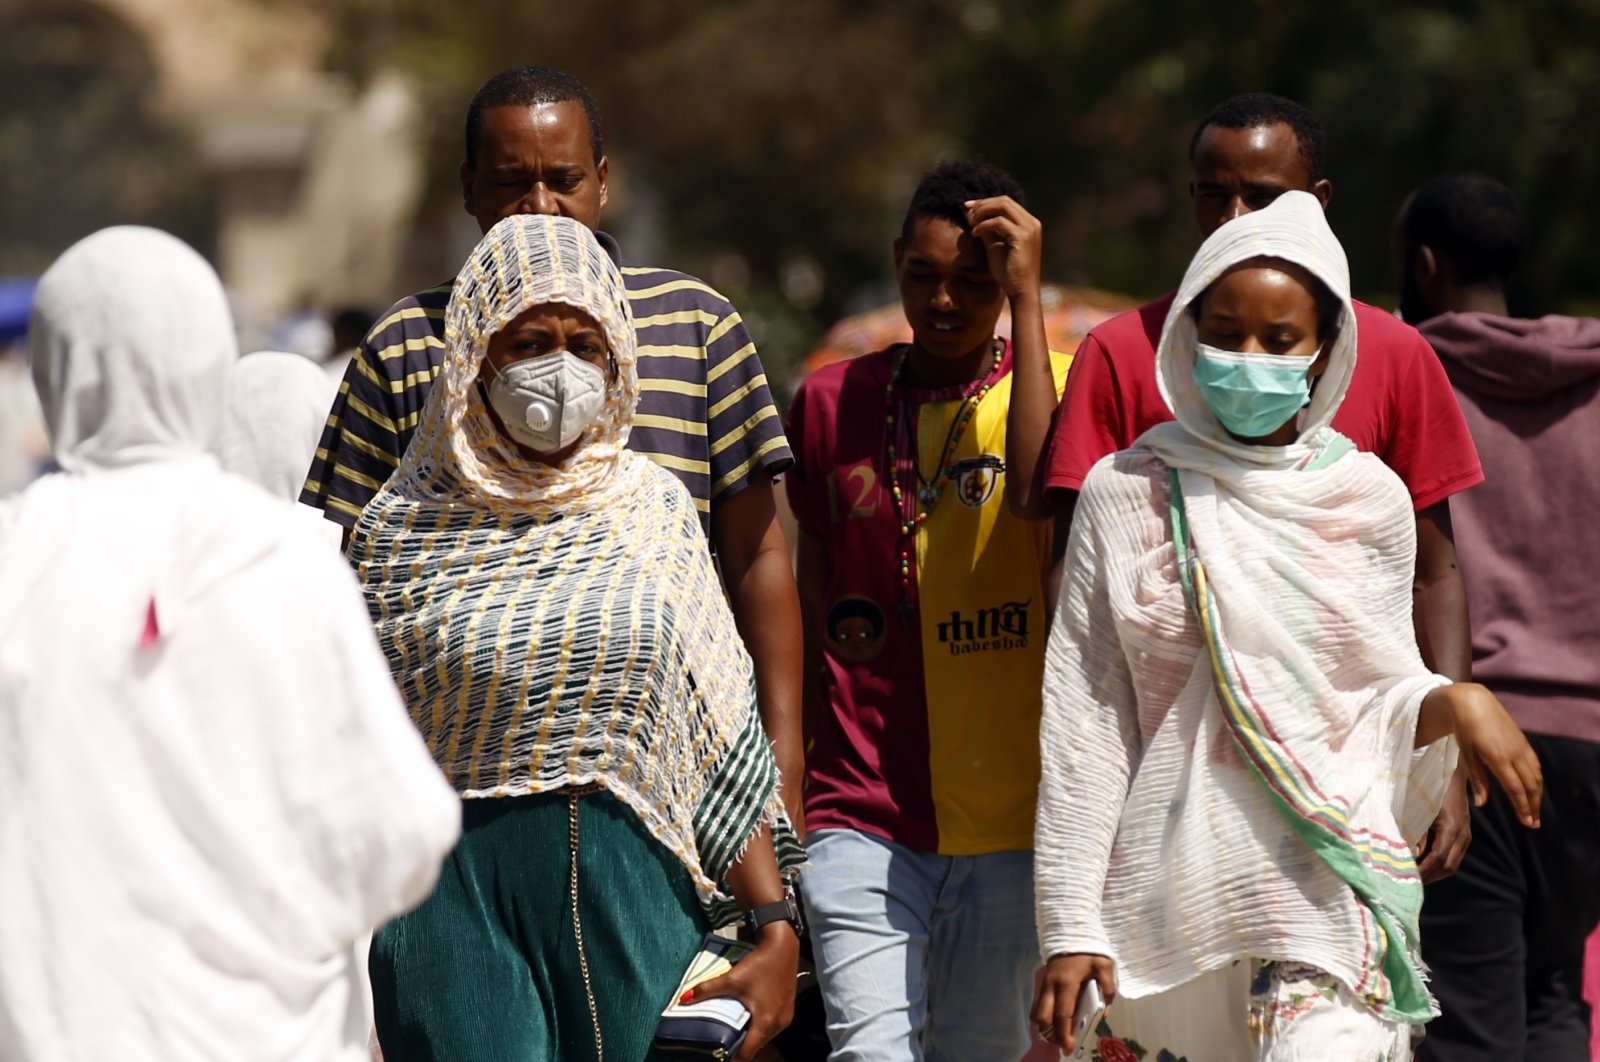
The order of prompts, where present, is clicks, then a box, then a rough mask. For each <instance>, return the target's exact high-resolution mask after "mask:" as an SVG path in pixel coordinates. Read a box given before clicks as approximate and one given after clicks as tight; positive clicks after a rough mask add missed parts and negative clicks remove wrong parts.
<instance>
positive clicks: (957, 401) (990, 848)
mask: <svg viewBox="0 0 1600 1062" xmlns="http://www.w3.org/2000/svg"><path fill="white" fill-rule="evenodd" d="M1022 200H1023V195H1022V190H1021V188H1019V187H1018V186H1017V184H1016V182H1015V181H1013V180H1012V179H1011V178H1010V177H1009V176H1007V175H1006V174H1004V173H1003V172H1001V171H1000V170H997V169H995V168H994V167H992V166H986V165H983V164H980V163H973V162H954V163H946V164H944V165H942V166H940V167H938V168H937V169H935V170H933V171H932V172H930V173H929V174H928V175H927V176H926V177H924V178H923V180H922V183H921V185H920V186H919V187H918V189H917V192H916V195H915V196H914V198H913V199H912V202H911V205H910V208H909V210H908V211H907V214H906V220H905V225H904V228H903V230H902V232H901V234H900V236H899V237H898V238H897V239H896V240H895V242H894V258H895V267H896V276H897V279H898V281H899V286H900V294H901V302H902V305H903V307H904V309H905V314H906V319H907V321H908V322H909V323H910V325H911V331H912V337H913V338H912V342H911V343H910V344H903V345H897V346H894V347H890V348H889V349H887V350H882V351H878V352H877V353H874V354H870V355H867V356H865V357H862V358H858V359H856V360H854V361H850V362H845V363H842V364H838V365H833V366H829V367H827V368H824V369H822V370H820V371H819V372H817V373H815V374H814V375H812V376H811V377H810V378H809V379H807V380H806V381H805V383H804V384H803V385H802V386H801V388H800V392H799V394H797V395H796V397H795V400H794V404H793V406H792V407H791V410H790V420H789V426H788V433H789V439H790V442H791V445H792V446H793V448H794V450H795V454H796V465H795V467H794V468H793V469H792V470H791V472H790V474H789V476H788V483H787V486H788V492H789V500H790V503H791V506H792V508H793V509H794V512H795V515H796V518H797V520H798V521H799V524H800V530H801V535H800V565H799V576H800V580H799V581H800V587H801V596H802V601H803V604H804V607H805V609H806V613H807V615H806V653H807V670H808V677H809V678H810V679H811V683H810V688H812V689H813V691H814V692H813V696H812V698H811V700H810V702H809V703H808V704H807V710H808V711H809V712H810V713H811V717H812V721H813V726H812V733H813V735H814V744H813V745H812V748H811V751H810V754H809V756H808V761H807V772H806V818H807V824H808V827H809V829H810V837H811V841H810V845H809V849H810V856H811V862H812V866H811V869H810V870H809V871H808V872H807V874H806V876H805V878H804V879H803V883H802V888H803V890H804V893H805V899H806V903H807V908H808V911H809V914H810V919H811V924H812V942H813V946H814V948H815V951H816V956H817V962H818V974H819V977H820V980H821V985H822V992H823V999H824V1003H825V1006H826V1009H827V1013H828V1026H829V1036H830V1038H831V1039H832V1041H833V1046H834V1048H835V1050H836V1051H838V1052H840V1053H841V1054H844V1055H846V1056H848V1057H851V1058H870V1059H875V1060H876V1059H883V1060H901V1059H904V1060H910V1059H912V1058H916V1057H924V1056H925V1057H929V1058H953V1059H987V1058H1019V1057H1021V1055H1022V1053H1023V1052H1024V1051H1026V1050H1027V1045H1028V1029H1027V1022H1026V1016H1027V1005H1028V1000H1029V998H1030V995H1031V989H1032V977H1033V971H1034V969H1035V967H1036V966H1037V965H1038V948H1037V944H1036V941H1035V938H1034V928H1033V872H1032V867H1033V855H1032V847H1033V813H1034V803H1035V800H1036V797H1037V792H1038V779H1039V709H1040V685H1041V681H1042V674H1043V661H1044V641H1045V632H1046V628H1047V614H1046V607H1045V586H1044V581H1045V574H1046V572H1047V571H1048V566H1049V555H1050V530H1049V529H1048V528H1047V527H1046V526H1044V525H1039V524H1033V523H1030V522H1028V521H1025V520H1022V519H1019V518H1017V517H1016V516H1014V515H1013V514H1012V513H1011V511H1010V510H1009V508H1008V507H1007V503H1006V482H1005V480H1006V474H1007V469H1006V464H1005V448H1006V421H1007V415H1008V411H1009V408H1010V403H1011V400H1012V390H1013V380H1012V374H1011V366H1012V360H1013V350H1012V345H1013V343H1014V344H1015V346H1016V347H1017V348H1018V350H1019V351H1022V352H1023V353H1025V354H1026V355H1029V356H1028V357H1027V358H1026V360H1028V361H1029V362H1030V363H1032V364H1039V363H1043V362H1044V361H1045V360H1046V356H1047V354H1048V352H1047V350H1046V343H1045V335H1044V321H1043V315H1042V312H1041V309H1040V300H1039V256H1040V228H1039V223H1038V221H1037V220H1035V219H1034V218H1033V217H1032V216H1031V215H1030V214H1028V212H1027V211H1026V210H1025V209H1024V207H1023V205H1022ZM1007 302H1009V303H1010V308H1011V316H1012V331H1013V339H1012V342H1011V343H1007V342H1006V341H1004V340H1001V339H999V338H997V337H996V336H995V323H996V321H997V320H998V318H999V315H1000V311H1001V308H1002V307H1003V306H1004V305H1005V304H1006V303H1007ZM1048 360H1049V364H1050V366H1051V371H1052V376H1053V379H1052V380H1051V381H1049V382H1043V381H1042V379H1041V381H1040V382H1041V383H1043V385H1044V389H1045V391H1046V393H1045V394H1044V395H1043V396H1042V398H1043V400H1044V401H1047V402H1049V403H1051V404H1052V405H1053V404H1054V402H1055V400H1056V399H1057V398H1058V397H1059V395H1060V392H1061V387H1062V384H1063V383H1064V382H1065V377H1066V368H1067V362H1068V359H1067V358H1066V357H1064V356H1061V355H1054V354H1048ZM1041 377H1042V374H1041ZM1051 384H1053V387H1052V386H1051ZM914 1043H915V1044H920V1045H921V1050H920V1051H917V1050H916V1048H915V1047H914V1046H913V1045H914Z"/></svg>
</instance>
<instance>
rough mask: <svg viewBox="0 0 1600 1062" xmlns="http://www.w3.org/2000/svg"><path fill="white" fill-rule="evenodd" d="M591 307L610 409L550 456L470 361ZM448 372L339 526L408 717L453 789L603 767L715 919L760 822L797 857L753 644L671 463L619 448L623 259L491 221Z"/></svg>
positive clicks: (451, 314) (453, 302)
mask: <svg viewBox="0 0 1600 1062" xmlns="http://www.w3.org/2000/svg"><path fill="white" fill-rule="evenodd" d="M547 302H560V303H564V304H566V305H570V306H575V307H577V308H579V309H581V310H583V311H584V312H586V313H588V314H589V315H590V316H591V317H593V318H594V319H595V320H596V321H597V322H598V323H599V324H600V326H601V328H602V329H603V330H604V331H605V333H606V338H607V340H608V341H609V344H610V347H611V353H612V356H613V358H614V359H615V361H616V371H615V373H614V374H613V379H612V380H611V383H610V386H609V388H608V390H607V396H606V406H605V409H604V412H603V413H602V415H601V416H600V418H599V419H598V420H597V421H596V423H594V424H592V425H590V426H589V427H588V428H587V429H585V431H584V434H583V436H582V438H581V444H580V446H579V447H578V449H577V450H575V451H574V452H573V455H572V456H571V457H569V458H568V459H567V460H566V461H565V462H564V463H563V464H561V465H560V466H557V467H551V466H548V465H543V464H540V463H539V462H537V461H531V460H529V459H527V458H526V457H524V456H523V455H522V453H521V452H520V451H519V450H518V449H517V447H516V446H515V445H514V444H513V443H512V442H511V441H510V440H508V439H506V438H504V437H502V436H501V434H500V432H499V430H498V429H497V428H496V427H495V425H494V421H493V420H491V419H490V417H489V413H488V410H487V409H486V408H485V406H484V399H483V394H482V391H481V389H480V388H479V387H478V386H477V383H476V380H477V375H478V369H479V366H480V365H481V364H482V362H483V358H484V355H485V353H486V352H487V349H488V345H489V339H490V337H491V336H493V335H494V334H495V333H496V332H497V331H499V330H500V329H502V328H504V327H505V326H506V325H507V324H508V323H509V322H510V321H511V320H512V319H514V318H515V317H517V316H518V315H519V314H521V313H522V312H523V311H524V310H526V309H528V308H529V307H531V306H537V305H540V304H542V303H547ZM445 342H446V348H447V349H446V352H445V361H444V366H443V369H442V370H441V372H440V376H439V379H438V380H437V381H436V383H435V385H434V387H433V390H432V392H431V393H430V394H429V396H428V401H427V404H426V405H425V406H424V407H423V411H422V418H421V423H420V424H419V427H418V430H417V434H416V437H415V438H414V439H413V440H412V442H411V447H410V449H409V450H408V451H407V453H406V457H405V459H404V460H403V461H402V463H401V465H400V468H399V469H398V470H397V471H396V472H395V474H394V475H393V476H391V477H390V479H389V482H388V483H387V484H386V485H385V486H384V488H383V489H382V490H381V491H379V492H378V494H377V496H376V497H374V498H373V499H372V501H371V502H370V503H369V504H368V505H367V507H366V509H365V510H364V511H363V512H362V514H361V518H360V519H359V520H358V521H357V522H356V526H355V529H354V531H353V533H352V535H351V540H350V558H351V560H352V561H354V562H355V564H356V569H357V572H358V574H359V576H360V579H361V586H362V589H363V591H364V592H365V593H366V596H367V604H368V608H369V610H370V612H371V615H372V619H373V624H374V627H375V629H376V632H377V636H378V642H379V644H380V645H382V647H383V650H384V653H385V655H386V656H387V658H388V660H389V665H390V668H391V669H392V670H393V672H394V678H395V682H396V684H397V685H398V686H399V687H400V691H401V694H402V695H403V696H404V698H405V701H406V706H407V707H408V708H409V709H410V711H411V718H412V720H413V722H415V723H416V725H417V728H418V730H420V731H421V733H422V735H423V737H424V738H425V739H426V740H427V742H428V748H429V750H430V751H431V752H432V753H433V756H434V760H435V761H436V762H437V763H438V764H439V766H440V768H441V769H442V770H443V771H444V773H445V777H446V778H448V779H449V780H450V782H451V784H452V785H454V786H455V788H456V791H457V792H459V793H460V794H461V795H462V796H463V797H466V798H469V799H473V798H485V797H500V796H522V795H526V794H530V793H547V792H553V791H556V790H559V789H561V788H563V787H566V786H572V785H583V784H588V783H591V782H595V783H599V784H600V785H602V786H604V787H605V788H606V789H607V791H609V792H610V793H611V794H612V795H614V796H616V797H617V798H618V799H619V800H621V801H623V802H624V803H626V804H627V805H628V806H629V807H630V808H631V809H632V810H633V811H634V813H635V814H637V815H638V816H639V819H640V821H641V822H642V823H643V824H644V825H645V827H646V829H648V830H649V831H650V833H651V835H652V836H653V837H655V839H656V840H657V841H659V842H660V843H661V844H662V845H663V846H664V847H666V848H667V850H669V851H670V852H672V853H673V855H674V856H676V857H677V858H678V860H679V861H680V862H681V863H682V864H683V866H684V868H685V869H686V870H688V872H689V874H690V877H691V878H692V879H693V881H694V883H695V886H696V888H697V891H698V893H699V897H700V900H701V902H702V904H703V905H704V907H705V910H706V912H707V914H708V916H709V917H711V918H712V919H713V920H714V921H719V922H720V921H722V920H724V919H726V918H728V917H730V916H732V915H735V914H737V906H736V905H734V904H733V903H732V900H731V897H730V896H729V895H728V894H727V892H726V889H725V887H724V884H723V882H724V878H725V875H726V873H727V870H728V868H729V867H730V866H731V865H732V863H733V861H734V860H735V859H736V858H737V856H738V853H739V852H741V851H742V850H743V848H744V846H745V844H746V843H747V842H748V841H749V839H750V837H751V836H752V833H753V831H754V830H755V829H756V828H757V827H758V826H759V825H760V824H761V823H766V824H767V825H768V826H770V827H771V830H772V834H773V839H774V842H775V845H776V848H777V852H778V857H779V864H780V866H781V867H783V868H785V869H791V868H793V867H795V866H797V865H798V864H799V863H800V862H802V861H803V860H804V854H803V852H802V850H801V849H800V847H799V845H798V843H797V842H796V840H795V837H794V834H793V831H792V830H791V829H790V827H789V824H788V821H787V820H786V819H785V817H784V815H783V810H782V804H781V802H780V801H779V799H778V795H777V785H778V777H777V767H776V764H775V763H774V762H773V759H772V751H771V749H770V748H769V746H768V743H767V738H766V734H765V732H764V730H763V729H762V726H761V719H760V717H759V716H758V714H757V712H756V706H755V698H754V679H753V672H752V667H751V663H750V657H749V655H748V654H747V653H746V652H745V649H744V644H743V642H742V641H741V640H740V638H739V632H738V629H737V628H736V627H735V626H734V622H733V614H732V612H731V611H730V610H729V608H728V602H727V598H726V597H725V596H724V594H723V590H722V586H721V584H720V582H719V581H718V579H717V574H716V570H715V569H714V568H713V567H712V564H711V554H710V550H709V548H708V546H707V543H706V538H705V533H704V532H703V531H702V530H701V527H700V518H699V515H698V513H697V512H696V510H695V506H694V501H693V499H691V498H690V496H689V493H688V491H687V490H686V489H685V488H684V486H683V484H682V483H680V482H678V480H677V479H676V478H675V477H674V476H673V475H672V474H671V473H669V472H666V471H665V470H663V469H661V468H658V467H657V466H656V465H655V464H653V463H652V462H651V461H650V460H649V459H648V458H646V457H643V456H642V455H640V454H637V453H634V452H632V451H630V450H627V449H625V444H626V442H627V438H628V429H629V427H630V425H631V424H632V421H633V411H634V408H635V406H636V404H637V402H638V397H639V383H638V376H637V374H636V372H635V369H634V340H633V328H632V320H631V319H630V317H629V315H628V307H627V302H626V293H625V291H624V289H623V286H622V278H621V276H620V275H619V274H618V272H617V269H616V267H615V266H614V265H613V264H612V263H611V260H610V259H609V258H608V257H607V256H606V254H605V252H604V251H602V250H601V249H600V246H599V244H598V243H596V242H595V239H594V236H593V235H592V234H591V233H590V232H589V231H588V230H587V229H585V228H584V227H583V226H582V225H579V224H578V223H576V222H574V221H571V220H569V219H567V218H550V217H515V218H508V219H506V220H505V221H502V222H500V223H499V224H498V225H496V226H495V227H494V228H493V229H492V230H490V232H489V234H488V235H487V236H485V237H484V240H483V242H482V243H480V244H479V245H478V247H477V249H476V250H474V251H473V253H472V256H471V257H470V258H468V260H467V264H466V266H465V267H463V269H462V271H461V275H460V277H459V278H458V279H457V281H456V286H455V290H454V292H453V293H452V295H451V299H450V308H449V310H448V311H447V313H446V318H445Z"/></svg>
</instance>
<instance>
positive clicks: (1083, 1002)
mask: <svg viewBox="0 0 1600 1062" xmlns="http://www.w3.org/2000/svg"><path fill="white" fill-rule="evenodd" d="M1105 1013H1106V997H1105V996H1103V995H1102V994H1101V993H1100V982H1099V981H1096V980H1095V979H1094V978H1092V977H1091V978H1089V979H1088V980H1086V981H1084V982H1083V987H1081V988H1079V989H1078V1005H1077V1007H1076V1008H1075V1009H1074V1010H1073V1012H1072V1042H1073V1044H1074V1045H1076V1046H1074V1047H1073V1049H1072V1057H1073V1058H1075V1059H1076V1058H1088V1057H1089V1049H1090V1048H1091V1047H1093V1046H1094V1043H1093V1041H1094V1040H1095V1039H1097V1037H1096V1036H1095V1035H1094V1030H1095V1029H1097V1028H1099V1026H1100V1019H1101V1018H1103V1017H1105Z"/></svg>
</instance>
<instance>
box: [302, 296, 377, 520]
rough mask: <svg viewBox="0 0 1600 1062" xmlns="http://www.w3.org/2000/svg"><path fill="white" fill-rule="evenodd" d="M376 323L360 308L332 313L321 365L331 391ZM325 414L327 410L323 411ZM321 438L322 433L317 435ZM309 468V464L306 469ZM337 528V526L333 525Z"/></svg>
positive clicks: (303, 478)
mask: <svg viewBox="0 0 1600 1062" xmlns="http://www.w3.org/2000/svg"><path fill="white" fill-rule="evenodd" d="M376 323H377V318H375V317H373V316H372V314H371V313H370V312H368V311H367V310H364V309H362V308H361V307H360V306H346V307H343V308H342V309H339V310H335V311H334V313H333V353H332V354H330V355H329V356H328V360H327V361H325V362H323V363H322V367H323V371H324V372H326V373H327V374H328V376H329V377H331V378H332V380H333V390H334V391H335V392H337V391H338V390H339V384H340V383H341V382H342V381H343V380H344V374H345V373H346V372H348V371H349V369H350V362H351V360H352V359H354V358H355V356H356V348H357V347H359V346H360V345H361V341H362V340H363V339H365V338H367V333H368V332H370V331H372V326H373V325H374V324H376ZM323 413H324V414H326V413H327V410H323ZM317 435H318V438H319V439H320V438H321V435H322V433H321V432H320V431H319V432H318V433H317ZM309 467H311V465H310V462H309V461H308V462H307V464H306V468H309ZM300 481H301V486H304V485H305V469H301V470H300ZM335 526H338V525H335Z"/></svg>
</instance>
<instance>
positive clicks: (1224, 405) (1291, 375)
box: [1194, 343, 1321, 439]
mask: <svg viewBox="0 0 1600 1062" xmlns="http://www.w3.org/2000/svg"><path fill="white" fill-rule="evenodd" d="M1320 353H1321V351H1320V350H1318V351H1314V352H1312V353H1310V354H1306V355H1304V356H1303V357H1300V356H1295V355H1292V354H1241V353H1238V352H1237V351H1232V350H1222V349H1221V348H1219V347H1212V346H1207V345H1206V344H1204V343H1199V344H1197V345H1196V349H1195V357H1194V382H1195V386H1196V387H1198V388H1199V389H1200V396H1201V397H1202V398H1204V399H1205V400H1206V405H1208V406H1210V407H1211V411H1212V412H1213V413H1215V414H1216V415H1217V419H1218V420H1220V421H1222V426H1223V427H1224V428H1227V429H1228V430H1229V431H1230V432H1232V433H1233V434H1234V435H1237V436H1239V437H1240V438H1241V439H1259V438H1261V437H1262V436H1263V435H1270V434H1272V432H1274V431H1276V430H1277V429H1278V428H1280V427H1282V426H1283V425H1284V424H1287V423H1288V422H1289V420H1290V418H1292V417H1293V416H1294V415H1295V414H1296V413H1298V412H1299V411H1300V409H1301V407H1303V406H1304V405H1305V404H1306V403H1307V402H1308V401H1310V399H1311V375H1310V372H1311V366H1312V364H1313V363H1314V362H1315V361H1316V360H1317V355H1318V354H1320Z"/></svg>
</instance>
